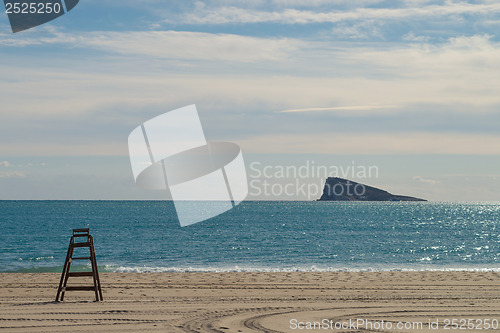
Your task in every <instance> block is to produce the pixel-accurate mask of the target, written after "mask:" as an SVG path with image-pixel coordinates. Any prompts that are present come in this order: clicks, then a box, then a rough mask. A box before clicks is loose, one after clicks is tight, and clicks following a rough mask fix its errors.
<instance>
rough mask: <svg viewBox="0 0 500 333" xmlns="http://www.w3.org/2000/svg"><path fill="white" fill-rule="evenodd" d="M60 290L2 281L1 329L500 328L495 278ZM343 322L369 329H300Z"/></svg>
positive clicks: (362, 277) (201, 281)
mask: <svg viewBox="0 0 500 333" xmlns="http://www.w3.org/2000/svg"><path fill="white" fill-rule="evenodd" d="M77 279H83V278H70V280H69V284H68V285H77V284H81V283H79V281H78V280H77ZM87 279H89V278H87ZM86 282H90V281H89V280H87V281H86ZM58 283H59V274H53V273H46V274H45V273H33V274H31V273H30V274H28V273H19V274H17V273H2V274H0V331H4V332H18V331H19V332H69V331H71V332H144V331H146V332H231V333H233V332H234V333H237V332H271V333H274V332H361V331H363V332H366V331H373V332H375V331H377V332H453V331H455V332H456V331H467V330H453V329H445V324H446V321H447V320H450V325H449V326H448V327H449V328H452V325H451V320H452V319H458V322H457V323H458V324H459V325H461V324H462V323H464V321H462V322H460V320H461V319H463V320H468V319H469V318H471V319H474V320H473V321H469V322H468V323H467V324H468V325H471V326H470V327H471V328H472V327H474V325H479V324H481V323H482V324H483V326H485V325H487V324H486V323H487V322H488V321H485V319H488V320H489V322H492V321H493V323H495V320H496V321H498V320H500V273H496V272H484V273H483V272H321V273H319V272H318V273H316V272H308V273H302V272H293V273H143V274H140V273H104V274H101V284H102V287H103V293H104V301H103V302H93V292H89V291H69V292H67V293H66V298H65V301H64V302H59V303H56V302H54V299H55V295H56V288H57V285H58ZM350 319H351V320H352V321H356V320H357V319H360V320H361V319H362V320H366V321H370V322H371V324H372V325H374V326H372V328H371V329H370V328H369V329H367V330H366V329H364V327H362V326H359V327H358V328H356V327H353V326H351V327H347V328H344V329H342V328H341V329H337V330H335V329H333V330H331V329H320V328H319V327H317V329H316V330H306V329H298V325H299V324H298V323H299V322H302V323H304V325H306V324H307V322H312V323H311V324H313V323H314V322H315V321H316V322H321V321H326V322H329V323H333V325H335V324H334V323H344V325H345V323H347V322H348V321H349V320H350ZM429 320H431V322H432V323H434V325H435V323H436V320H437V321H438V325H439V326H438V329H431V328H430V327H429ZM330 321H331V322H330ZM382 321H383V322H384V323H383V324H382V323H381V322H382ZM294 323H296V324H294ZM377 323H378V324H377ZM388 323H391V325H392V326H393V327H392V328H388V325H389V324H388ZM398 323H402V324H404V323H406V325H409V324H408V323H412V324H411V325H414V326H413V328H410V329H404V328H400V329H398V328H397V327H396V325H398ZM419 323H422V326H421V327H420V326H419ZM337 325H340V324H337ZM376 325H379V326H376ZM380 325H384V326H380ZM466 326H467V325H466ZM294 328H297V329H294ZM377 328H378V329H377ZM433 328H435V327H433ZM476 328H477V327H476ZM483 331H484V330H483ZM488 331H491V332H493V331H500V329H496V330H488Z"/></svg>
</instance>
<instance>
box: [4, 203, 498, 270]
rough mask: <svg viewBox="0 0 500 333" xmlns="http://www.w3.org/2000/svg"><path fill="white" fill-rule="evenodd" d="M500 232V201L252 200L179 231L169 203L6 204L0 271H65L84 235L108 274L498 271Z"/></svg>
mask: <svg viewBox="0 0 500 333" xmlns="http://www.w3.org/2000/svg"><path fill="white" fill-rule="evenodd" d="M499 226H500V203H403V202H390V203H389V202H387V203H386V202H383V203H363V202H354V203H344V202H342V203H339V202H244V203H242V204H241V205H239V206H237V207H236V208H235V209H233V210H231V211H229V212H227V213H224V214H223V215H220V216H218V217H216V218H213V219H211V220H208V221H205V222H202V223H198V224H195V225H192V226H189V227H184V228H181V227H180V226H179V225H178V223H177V220H176V217H175V210H174V208H173V205H172V203H171V202H162V201H0V227H1V232H0V244H1V246H0V271H1V272H60V271H61V269H62V265H63V263H64V259H65V255H66V251H67V247H68V242H69V237H70V235H71V232H72V229H73V228H82V227H90V230H91V233H92V235H93V236H94V241H95V246H96V254H97V260H98V264H99V266H100V268H101V270H102V271H119V272H177V271H180V272H185V271H339V270H347V271H349V270H352V271H359V270H462V269H465V270H496V271H500V229H499ZM81 268H83V269H85V268H86V269H88V267H81Z"/></svg>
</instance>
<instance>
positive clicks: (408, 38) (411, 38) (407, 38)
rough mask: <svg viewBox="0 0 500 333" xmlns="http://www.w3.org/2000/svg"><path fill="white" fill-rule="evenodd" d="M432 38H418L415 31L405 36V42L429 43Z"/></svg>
mask: <svg viewBox="0 0 500 333" xmlns="http://www.w3.org/2000/svg"><path fill="white" fill-rule="evenodd" d="M430 39H431V38H430V37H429V36H416V35H415V34H414V33H413V31H410V32H409V33H407V34H406V35H404V36H403V40H405V41H409V42H428V41H429V40H430Z"/></svg>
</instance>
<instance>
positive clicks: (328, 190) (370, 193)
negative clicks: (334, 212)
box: [318, 177, 427, 201]
mask: <svg viewBox="0 0 500 333" xmlns="http://www.w3.org/2000/svg"><path fill="white" fill-rule="evenodd" d="M318 201H427V200H425V199H420V198H414V197H409V196H405V195H396V194H392V193H389V192H387V191H384V190H381V189H379V188H376V187H372V186H368V185H365V184H361V183H357V182H355V181H352V180H348V179H342V178H337V177H328V178H327V179H326V182H325V187H324V188H323V195H321V198H319V199H318Z"/></svg>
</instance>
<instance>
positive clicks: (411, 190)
mask: <svg viewBox="0 0 500 333" xmlns="http://www.w3.org/2000/svg"><path fill="white" fill-rule="evenodd" d="M499 28H500V3H498V2H497V1H493V0H491V1H490V0H481V1H480V0H478V1H451V0H450V1H427V0H407V1H379V0H330V1H327V0H308V1H306V0H271V1H260V0H257V1H237V0H232V1H231V0H207V1H159V0H142V1H129V0H120V1H118V0H114V1H112V0H82V1H80V3H79V4H78V6H76V7H75V8H74V9H73V10H72V11H70V12H69V13H67V14H66V15H64V16H62V17H60V18H58V19H56V20H54V21H51V22H50V23H47V24H44V25H41V26H38V27H35V28H33V29H30V30H27V31H23V32H19V33H16V34H13V33H12V32H11V29H10V26H9V22H8V18H7V15H6V14H5V13H3V14H0V54H1V57H0V87H1V89H0V100H1V106H0V119H1V121H0V199H151V198H158V199H161V198H162V195H161V194H158V193H155V194H152V193H151V192H148V191H145V190H140V189H137V188H136V186H135V184H134V181H133V177H132V172H131V169H130V163H129V161H128V148H127V137H128V135H129V134H130V132H131V131H132V130H133V129H134V128H136V127H137V126H138V125H140V124H141V123H143V122H144V121H146V120H148V119H151V118H153V117H155V116H157V115H160V114H162V113H164V112H167V111H169V110H173V109H176V108H179V107H182V106H185V105H190V104H196V106H197V108H198V112H199V115H200V118H201V121H202V124H203V126H204V131H205V135H206V137H207V138H208V139H209V140H214V141H230V142H234V143H237V144H239V145H240V147H241V149H242V151H243V154H244V156H245V161H246V163H247V167H248V169H249V170H250V164H251V163H252V162H258V163H260V164H259V165H260V167H261V168H263V167H264V166H266V165H270V166H273V167H274V166H279V165H282V166H289V165H295V166H297V167H299V166H302V165H305V164H307V161H309V162H311V161H314V162H315V163H316V164H321V165H325V166H329V167H331V166H336V167H339V166H344V167H347V166H349V165H357V166H377V167H378V168H379V170H380V172H379V173H378V175H377V176H376V177H375V176H371V177H368V178H367V179H358V180H360V181H363V182H365V183H367V184H369V185H374V186H380V187H383V188H384V189H387V190H389V191H391V192H394V193H398V194H406V195H414V196H420V197H424V198H426V199H430V200H434V201H498V200H500V131H499V130H498V127H499V125H500V93H498V89H499V88H498V87H500V66H499V59H500V36H498V31H500V29H499ZM254 166H255V164H254ZM256 173H257V172H254V174H256ZM249 177H250V178H251V177H252V176H251V173H250V171H249ZM351 178H356V177H351ZM361 178H363V177H361ZM271 181H272V180H271ZM275 181H278V180H275ZM279 181H282V180H279ZM279 181H278V182H279ZM287 181H288V180H287ZM304 181H305V182H307V181H306V180H304ZM251 197H252V196H251ZM252 198H263V199H289V200H297V199H303V200H307V199H309V198H306V197H304V196H302V195H301V194H300V193H297V195H296V196H281V195H271V196H269V197H262V196H259V195H254V196H253V197H252Z"/></svg>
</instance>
